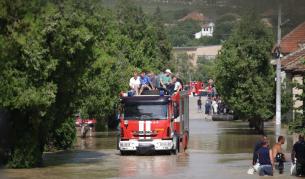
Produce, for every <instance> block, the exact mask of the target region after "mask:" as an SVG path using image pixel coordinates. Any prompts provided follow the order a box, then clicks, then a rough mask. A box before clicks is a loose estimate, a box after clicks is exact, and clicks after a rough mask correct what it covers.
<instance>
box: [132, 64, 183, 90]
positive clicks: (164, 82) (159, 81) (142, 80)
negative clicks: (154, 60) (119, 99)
mask: <svg viewBox="0 0 305 179" xmlns="http://www.w3.org/2000/svg"><path fill="white" fill-rule="evenodd" d="M129 87H130V90H131V91H132V92H133V94H135V95H141V94H142V93H143V91H145V90H161V89H163V90H165V91H167V92H168V94H170V95H171V94H173V93H174V92H177V91H181V90H182V89H183V83H182V81H181V80H180V79H179V78H178V77H177V76H174V75H173V74H172V72H171V70H170V69H166V70H165V72H164V73H161V74H159V75H156V74H155V73H154V72H151V71H150V72H146V71H142V72H141V73H140V75H139V73H138V72H137V71H135V72H134V73H133V77H131V78H130V80H129Z"/></svg>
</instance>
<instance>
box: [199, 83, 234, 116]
mask: <svg viewBox="0 0 305 179" xmlns="http://www.w3.org/2000/svg"><path fill="white" fill-rule="evenodd" d="M213 82H214V81H213V80H212V79H210V80H209V81H208V86H207V87H206V88H205V91H206V92H207V100H206V101H205V105H204V113H205V114H207V115H213V114H225V113H228V112H229V110H228V107H227V106H226V105H225V103H224V102H223V100H222V99H221V97H220V96H219V95H218V94H217V90H216V87H215V86H214V84H213ZM197 106H198V112H202V100H201V96H199V97H198V100H197Z"/></svg>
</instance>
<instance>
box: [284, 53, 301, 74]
mask: <svg viewBox="0 0 305 179" xmlns="http://www.w3.org/2000/svg"><path fill="white" fill-rule="evenodd" d="M281 64H282V68H283V70H285V71H292V72H305V48H301V49H299V50H297V51H295V52H293V53H291V54H289V55H287V56H285V57H284V58H283V59H282V60H281Z"/></svg>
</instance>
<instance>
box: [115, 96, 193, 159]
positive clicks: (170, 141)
mask: <svg viewBox="0 0 305 179" xmlns="http://www.w3.org/2000/svg"><path fill="white" fill-rule="evenodd" d="M160 94H161V95H139V96H127V95H124V96H122V97H121V98H120V100H121V112H120V136H119V140H118V149H119V150H120V152H121V154H122V155H124V154H126V153H128V152H132V151H134V152H138V153H146V152H149V151H168V152H170V153H173V154H177V153H178V152H180V151H184V150H186V149H187V144H188V139H189V98H188V97H189V96H188V93H187V91H180V92H176V93H175V94H174V95H172V96H170V95H163V94H162V92H161V93H160Z"/></svg>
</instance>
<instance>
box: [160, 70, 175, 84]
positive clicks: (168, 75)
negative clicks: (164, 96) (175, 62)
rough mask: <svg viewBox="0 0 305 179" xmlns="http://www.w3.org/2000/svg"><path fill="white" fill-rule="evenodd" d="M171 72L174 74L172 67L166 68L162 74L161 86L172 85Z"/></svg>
mask: <svg viewBox="0 0 305 179" xmlns="http://www.w3.org/2000/svg"><path fill="white" fill-rule="evenodd" d="M171 74H172V72H171V70H170V69H166V70H165V73H164V74H161V75H160V83H161V87H163V88H167V87H168V86H169V85H170V82H171Z"/></svg>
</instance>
